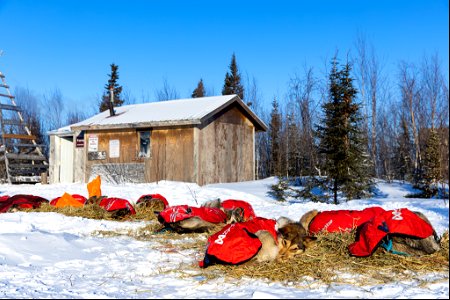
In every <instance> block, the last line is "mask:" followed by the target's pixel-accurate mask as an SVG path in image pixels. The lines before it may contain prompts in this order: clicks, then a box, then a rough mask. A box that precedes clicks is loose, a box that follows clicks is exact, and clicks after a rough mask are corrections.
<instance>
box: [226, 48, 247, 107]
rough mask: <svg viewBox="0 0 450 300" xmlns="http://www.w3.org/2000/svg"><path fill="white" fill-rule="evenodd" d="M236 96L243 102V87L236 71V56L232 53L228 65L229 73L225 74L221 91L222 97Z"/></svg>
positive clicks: (239, 75)
mask: <svg viewBox="0 0 450 300" xmlns="http://www.w3.org/2000/svg"><path fill="white" fill-rule="evenodd" d="M233 94H236V95H238V96H239V98H241V100H244V87H243V86H242V84H241V74H240V73H239V71H238V66H237V63H236V56H235V55H234V53H233V56H232V57H231V63H230V72H227V74H225V82H224V85H223V89H222V95H233Z"/></svg>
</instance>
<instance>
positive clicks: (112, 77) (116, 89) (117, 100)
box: [99, 63, 124, 112]
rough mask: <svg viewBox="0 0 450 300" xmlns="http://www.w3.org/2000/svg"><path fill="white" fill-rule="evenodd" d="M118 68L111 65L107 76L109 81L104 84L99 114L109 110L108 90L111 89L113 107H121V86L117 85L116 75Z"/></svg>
mask: <svg viewBox="0 0 450 300" xmlns="http://www.w3.org/2000/svg"><path fill="white" fill-rule="evenodd" d="M118 69H119V66H117V65H115V64H114V63H112V64H111V74H108V76H109V79H108V83H107V84H105V90H106V91H105V92H104V93H103V96H102V101H101V103H100V108H99V109H100V112H102V111H105V110H107V109H109V105H110V102H111V94H110V88H111V87H112V88H113V93H114V101H113V105H114V107H117V106H121V105H122V104H123V102H124V101H123V100H122V98H121V95H120V93H122V86H120V85H119V84H118V83H117V80H118V79H119V73H118Z"/></svg>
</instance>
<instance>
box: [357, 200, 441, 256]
mask: <svg viewBox="0 0 450 300" xmlns="http://www.w3.org/2000/svg"><path fill="white" fill-rule="evenodd" d="M433 234H434V230H433V227H432V226H431V225H430V224H428V223H427V222H426V221H425V220H423V219H422V218H420V217H419V216H418V215H417V214H415V213H414V212H412V211H410V210H409V209H407V208H401V209H396V210H388V211H385V212H384V213H382V214H379V215H377V216H375V217H374V218H373V219H372V220H370V221H368V222H366V223H365V224H363V225H362V227H361V230H360V231H359V233H358V235H357V237H356V242H354V243H353V244H351V245H350V246H349V247H348V249H349V251H350V253H351V254H352V255H354V256H369V255H371V254H372V253H373V252H374V251H375V249H376V248H377V247H378V246H379V245H381V244H382V241H383V239H384V238H385V237H388V235H405V236H410V237H416V238H420V239H424V238H427V237H429V236H431V235H433Z"/></svg>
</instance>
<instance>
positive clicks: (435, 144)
mask: <svg viewBox="0 0 450 300" xmlns="http://www.w3.org/2000/svg"><path fill="white" fill-rule="evenodd" d="M439 145H440V143H439V137H438V134H437V132H436V130H435V129H431V131H430V135H429V137H428V140H427V143H426V147H425V155H424V160H423V180H422V181H423V188H422V189H423V190H424V193H425V197H427V198H430V197H432V196H434V195H436V193H437V183H438V181H439V180H440V177H441V176H440V175H441V172H440V169H441V166H440V159H439V156H440V154H439Z"/></svg>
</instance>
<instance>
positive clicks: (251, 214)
mask: <svg viewBox="0 0 450 300" xmlns="http://www.w3.org/2000/svg"><path fill="white" fill-rule="evenodd" d="M202 207H215V208H219V209H221V210H222V211H223V212H225V213H226V214H227V219H228V221H227V224H232V223H240V222H244V221H249V220H252V219H254V218H255V217H256V214H255V211H254V210H253V207H252V206H251V204H250V203H248V202H247V201H244V200H235V199H227V200H220V199H214V200H210V201H207V202H205V203H204V204H203V205H202Z"/></svg>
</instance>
